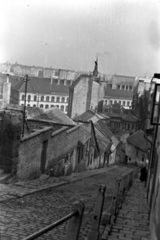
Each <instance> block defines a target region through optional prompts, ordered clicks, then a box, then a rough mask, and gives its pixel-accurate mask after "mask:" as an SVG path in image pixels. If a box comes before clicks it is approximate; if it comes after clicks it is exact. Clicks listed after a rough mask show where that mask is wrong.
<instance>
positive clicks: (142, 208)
mask: <svg viewBox="0 0 160 240" xmlns="http://www.w3.org/2000/svg"><path fill="white" fill-rule="evenodd" d="M148 216H149V215H148V206H147V198H146V189H145V188H144V184H143V183H141V182H140V181H139V180H138V179H136V180H135V183H134V185H133V186H132V187H131V189H130V192H129V194H128V195H127V196H126V198H125V201H124V203H123V205H122V209H121V210H120V211H119V214H118V217H117V219H116V223H115V224H114V226H113V228H112V230H113V231H112V232H111V237H112V236H113V237H115V235H116V233H115V229H117V230H118V231H119V233H121V234H124V237H123V236H120V235H119V239H126V240H127V239H132V240H138V239H145V238H146V239H148V238H149V235H150V231H149V220H148ZM117 224H118V225H117ZM117 237H118V235H117Z"/></svg>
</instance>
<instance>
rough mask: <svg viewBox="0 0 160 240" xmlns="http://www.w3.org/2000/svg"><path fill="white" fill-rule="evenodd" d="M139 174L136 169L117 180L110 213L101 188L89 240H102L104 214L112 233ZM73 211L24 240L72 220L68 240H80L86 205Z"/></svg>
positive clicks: (77, 203) (30, 239)
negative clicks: (106, 208) (104, 208)
mask: <svg viewBox="0 0 160 240" xmlns="http://www.w3.org/2000/svg"><path fill="white" fill-rule="evenodd" d="M137 173H138V171H137V169H136V170H134V171H131V172H130V173H128V174H124V175H122V177H121V178H118V179H117V180H116V183H115V189H114V194H113V198H112V202H111V205H110V208H109V211H108V212H103V206H104V199H105V191H106V186H105V185H102V184H101V185H100V186H99V189H98V194H97V199H96V203H95V208H94V215H93V220H92V226H91V229H90V231H89V233H88V238H87V240H99V239H100V231H99V228H100V224H101V218H102V212H103V218H104V217H105V221H103V225H107V224H110V226H111V227H110V231H108V235H109V234H110V232H111V229H112V226H113V224H114V222H115V220H116V217H117V215H118V212H119V210H120V209H121V207H122V204H123V201H124V198H125V195H126V192H127V191H128V190H129V188H130V187H131V186H132V184H133V182H134V179H135V178H136V176H137ZM72 209H73V212H72V213H70V214H68V215H67V216H65V217H63V218H61V219H60V220H58V221H56V222H54V223H52V224H50V225H49V226H47V227H45V228H43V229H41V230H39V231H38V232H36V233H33V234H32V235H30V236H28V237H26V238H25V239H23V240H34V239H36V238H38V237H40V236H42V235H43V234H45V233H47V232H49V231H51V230H52V229H54V228H55V227H57V226H59V225H60V224H62V223H64V222H66V221H67V220H69V219H70V221H69V224H68V230H67V235H66V240H78V238H79V233H80V228H81V224H82V219H83V213H84V209H85V205H84V203H83V202H82V201H77V202H75V203H74V204H73V207H72ZM102 220H103V219H102ZM101 239H106V238H101Z"/></svg>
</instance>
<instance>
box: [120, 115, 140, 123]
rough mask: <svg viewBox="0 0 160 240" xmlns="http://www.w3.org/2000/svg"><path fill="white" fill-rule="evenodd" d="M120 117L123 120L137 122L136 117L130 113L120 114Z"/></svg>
mask: <svg viewBox="0 0 160 240" xmlns="http://www.w3.org/2000/svg"><path fill="white" fill-rule="evenodd" d="M121 117H122V119H123V120H125V121H129V122H137V121H138V118H137V117H136V116H134V115H133V114H131V113H129V114H121Z"/></svg>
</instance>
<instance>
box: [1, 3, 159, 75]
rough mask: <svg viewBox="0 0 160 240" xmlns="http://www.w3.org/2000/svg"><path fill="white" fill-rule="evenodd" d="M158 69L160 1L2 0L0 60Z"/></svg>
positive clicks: (107, 69)
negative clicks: (95, 63)
mask: <svg viewBox="0 0 160 240" xmlns="http://www.w3.org/2000/svg"><path fill="white" fill-rule="evenodd" d="M97 54H98V63H99V71H100V72H101V73H106V74H123V75H131V76H145V75H153V73H154V72H160V0H32V1H28V0H0V62H5V61H10V62H12V63H14V62H16V61H17V62H18V63H21V64H26V65H35V66H38V65H39V66H43V67H51V66H52V67H53V68H61V69H71V70H84V71H92V70H93V67H94V60H95V59H96V56H97Z"/></svg>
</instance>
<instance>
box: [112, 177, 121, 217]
mask: <svg viewBox="0 0 160 240" xmlns="http://www.w3.org/2000/svg"><path fill="white" fill-rule="evenodd" d="M119 186H120V180H119V179H117V180H116V184H115V191H114V196H113V199H112V206H111V214H113V215H115V214H116V207H117V201H118V192H119Z"/></svg>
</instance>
